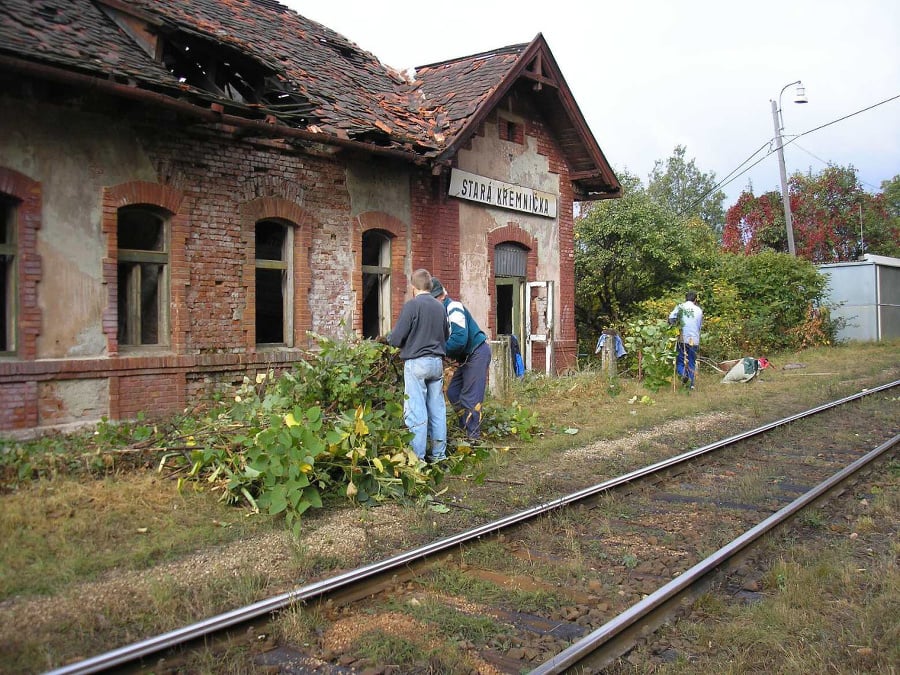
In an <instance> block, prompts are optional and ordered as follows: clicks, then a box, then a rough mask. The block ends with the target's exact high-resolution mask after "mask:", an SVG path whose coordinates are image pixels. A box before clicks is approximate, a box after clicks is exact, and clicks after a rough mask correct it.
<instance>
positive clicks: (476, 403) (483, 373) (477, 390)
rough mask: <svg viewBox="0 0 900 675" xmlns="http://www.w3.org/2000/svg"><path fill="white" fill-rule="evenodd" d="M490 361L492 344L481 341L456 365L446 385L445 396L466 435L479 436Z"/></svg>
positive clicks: (470, 436)
mask: <svg viewBox="0 0 900 675" xmlns="http://www.w3.org/2000/svg"><path fill="white" fill-rule="evenodd" d="M490 365H491V346H490V345H489V344H488V343H487V342H482V343H481V344H480V345H479V346H478V347H476V348H475V351H473V352H472V353H471V354H469V356H468V357H466V360H465V361H464V362H463V363H462V364H460V365H459V366H458V367H457V368H456V372H455V373H454V374H453V379H452V380H450V386H449V387H447V399H448V400H449V401H450V405H452V406H453V407H454V408H455V409H456V411H457V413H459V415H460V418H459V426H460V427H461V428H463V429H465V430H466V436H468V437H469V438H480V437H481V405H482V403H483V402H484V389H485V387H486V386H487V373H488V367H489V366H490Z"/></svg>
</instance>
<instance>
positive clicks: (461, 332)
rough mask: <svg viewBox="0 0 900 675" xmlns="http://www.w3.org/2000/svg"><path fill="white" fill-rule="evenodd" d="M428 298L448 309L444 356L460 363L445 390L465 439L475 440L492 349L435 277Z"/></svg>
mask: <svg viewBox="0 0 900 675" xmlns="http://www.w3.org/2000/svg"><path fill="white" fill-rule="evenodd" d="M431 295H433V296H434V297H435V298H437V299H438V300H440V301H441V302H442V303H443V305H444V308H445V309H446V310H447V316H448V317H449V319H450V339H449V340H447V345H446V351H447V356H448V357H449V358H451V359H454V360H455V361H456V362H457V363H458V364H459V365H458V366H457V368H456V372H455V373H454V374H453V379H452V380H450V386H449V387H447V398H448V399H449V401H450V405H452V406H453V407H454V409H456V411H457V413H459V415H460V418H459V425H460V427H461V428H462V429H465V431H466V436H467V437H468V438H470V439H478V438H480V437H481V406H482V404H483V403H484V390H485V387H486V385H487V373H488V367H489V366H490V365H491V346H490V345H489V344H488V342H487V335H485V334H484V331H483V330H481V328H479V327H478V323H477V322H476V321H475V319H473V318H472V315H471V314H470V313H469V310H468V309H466V308H465V307H464V306H463V304H462V303H461V302H459V301H456V300H451V299H450V297H449V296H448V295H447V293H446V292H445V291H444V286H443V285H442V284H441V282H440V281H439V280H438V279H437V278H436V277H432V279H431Z"/></svg>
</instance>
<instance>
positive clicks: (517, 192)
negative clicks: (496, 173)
mask: <svg viewBox="0 0 900 675" xmlns="http://www.w3.org/2000/svg"><path fill="white" fill-rule="evenodd" d="M450 196H451V197H459V198H460V199H468V200H469V201H473V202H479V203H481V204H487V205H488V206H496V207H497V208H501V209H512V210H513V211H524V212H525V213H531V214H533V215H536V216H545V217H547V218H556V207H557V197H556V195H555V194H551V193H549V192H541V191H540V190H532V189H531V188H527V187H522V186H521V185H513V184H512V183H504V182H502V181H499V180H494V179H493V178H485V177H484V176H478V175H476V174H474V173H468V172H466V171H460V170H459V169H452V170H451V171H450Z"/></svg>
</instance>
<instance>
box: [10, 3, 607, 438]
mask: <svg viewBox="0 0 900 675" xmlns="http://www.w3.org/2000/svg"><path fill="white" fill-rule="evenodd" d="M3 6H4V9H3V12H0V284H2V286H0V431H11V430H33V429H39V428H44V427H56V426H60V425H65V424H70V423H76V422H89V421H96V420H99V419H101V418H102V417H104V416H105V417H107V418H109V419H112V420H119V419H131V418H134V417H135V416H136V415H137V414H138V413H139V412H142V411H143V412H145V413H147V414H150V415H154V416H158V415H163V414H167V413H174V412H179V411H181V410H182V409H184V408H185V407H186V406H188V405H190V404H191V403H193V402H195V401H197V400H199V399H200V398H201V397H202V396H203V395H205V394H208V393H210V392H211V391H213V390H214V389H215V388H217V387H218V386H220V385H221V384H225V383H232V382H235V381H239V380H240V379H241V378H242V377H243V376H244V375H245V374H250V375H252V374H253V373H254V372H256V371H258V370H262V369H265V368H270V367H274V368H276V369H280V368H285V367H289V366H290V364H291V363H293V362H295V361H296V360H298V359H301V358H303V355H304V353H305V351H306V350H307V349H309V348H310V347H312V346H313V343H312V342H311V340H310V332H312V333H318V334H321V335H325V336H328V337H332V338H344V337H351V336H358V337H375V336H377V335H379V334H384V333H386V332H387V331H389V330H390V328H391V322H392V321H395V320H396V318H397V316H398V315H399V312H400V308H401V307H402V305H403V302H404V300H405V299H406V297H407V294H408V292H409V290H408V283H407V280H408V278H409V275H410V273H411V272H412V270H414V269H416V268H418V267H425V268H427V269H429V270H430V271H431V272H432V273H433V274H435V275H437V276H438V277H440V279H441V281H442V282H443V283H444V285H445V286H446V287H447V289H448V292H449V293H450V294H451V295H452V296H453V297H454V298H456V299H461V300H462V301H463V302H465V303H466V305H467V306H468V307H469V308H470V310H471V311H472V313H473V315H474V316H475V318H476V319H477V321H478V322H479V323H480V324H481V326H482V327H483V328H484V329H485V330H486V332H487V333H488V335H489V337H491V339H495V338H496V337H497V336H499V335H503V334H515V335H516V336H517V337H518V338H519V341H520V343H521V344H522V345H523V351H524V352H525V353H526V355H528V357H529V360H530V365H531V367H533V368H539V369H544V368H546V369H547V370H548V371H549V372H554V371H560V370H563V369H565V368H568V367H570V366H571V365H572V364H573V362H574V359H575V356H576V336H575V322H574V277H573V262H574V254H573V253H574V251H573V247H574V241H573V207H574V204H575V202H579V201H586V200H596V199H604V198H609V197H616V196H618V195H619V192H620V185H619V183H618V181H617V179H616V176H615V175H614V173H613V172H612V170H611V168H610V166H609V164H608V162H607V161H606V159H605V157H604V156H603V153H602V151H601V149H600V147H599V146H598V144H597V141H596V140H595V139H594V137H593V135H592V133H591V131H590V129H589V128H588V126H587V124H586V122H585V120H584V118H583V116H582V114H581V112H580V110H579V108H578V106H577V104H576V102H575V101H574V99H573V97H572V94H571V92H570V90H569V88H568V86H567V85H566V82H565V80H564V78H563V75H562V73H561V72H560V71H559V68H558V66H557V64H556V61H555V60H554V57H553V55H552V53H551V52H550V49H549V47H548V45H547V42H546V41H545V39H544V38H543V37H542V36H541V35H538V36H537V37H535V38H534V39H533V40H532V41H531V42H530V43H527V44H519V45H513V46H507V47H502V48H498V49H496V50H493V51H490V52H485V53H481V54H476V55H474V56H467V57H462V58H457V59H453V60H450V61H446V62H442V63H434V64H431V65H427V66H422V67H419V68H416V69H415V70H414V71H413V70H410V71H406V72H402V73H401V72H399V71H396V70H394V69H391V68H389V67H387V66H385V65H383V64H382V63H381V62H380V61H379V60H378V59H377V58H376V57H375V56H373V55H372V54H370V53H368V52H366V51H364V50H362V49H360V48H359V47H358V46H357V45H355V44H354V43H352V42H349V41H348V40H347V39H346V38H344V37H342V36H341V35H338V34H336V33H335V32H333V31H331V30H329V29H328V28H326V27H325V26H322V25H319V24H317V23H315V22H312V21H309V20H307V19H305V18H304V17H302V16H300V15H298V14H297V13H295V12H293V11H292V10H290V9H288V8H287V7H284V6H282V5H281V4H279V3H278V2H277V1H276V0H3Z"/></svg>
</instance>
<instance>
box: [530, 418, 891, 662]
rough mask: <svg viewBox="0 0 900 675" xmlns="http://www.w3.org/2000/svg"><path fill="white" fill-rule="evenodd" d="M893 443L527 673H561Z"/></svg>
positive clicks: (752, 529)
mask: <svg viewBox="0 0 900 675" xmlns="http://www.w3.org/2000/svg"><path fill="white" fill-rule="evenodd" d="M897 443H900V434H898V435H896V436H894V437H893V438H892V439H890V440H889V441H886V442H885V443H882V444H881V445H879V446H878V447H877V448H875V449H874V450H871V451H869V452H868V453H866V454H865V455H864V456H862V457H860V458H859V459H857V460H856V461H855V462H853V463H852V464H850V465H849V466H846V467H845V468H843V469H841V470H840V471H839V472H838V473H836V474H834V475H833V476H831V477H830V478H828V479H826V480H825V481H824V482H822V483H820V484H819V485H817V486H816V487H814V488H813V489H812V490H810V491H809V492H806V493H805V494H803V495H801V496H800V497H798V498H797V499H795V500H794V501H792V502H791V503H790V504H788V505H787V506H785V507H784V508H782V509H780V510H779V511H776V512H775V513H773V514H772V515H771V516H769V517H768V518H766V519H765V520H764V521H762V522H761V523H759V524H758V525H756V526H754V527H753V528H751V529H749V530H747V531H746V532H744V533H743V534H742V535H740V536H739V537H738V538H737V539H734V540H733V541H731V542H730V543H728V544H726V545H725V546H723V547H722V548H720V549H719V550H718V551H716V552H715V553H713V554H712V555H711V556H709V557H708V558H705V559H704V560H701V561H700V562H698V563H697V564H696V565H694V566H693V567H691V568H690V569H689V570H687V571H686V572H684V573H683V574H681V575H679V576H678V577H676V578H675V579H673V580H672V581H670V582H669V583H667V584H666V585H665V586H662V587H661V588H659V589H658V590H656V591H655V592H653V593H651V594H650V595H648V596H647V597H646V598H644V599H643V600H641V601H640V602H638V603H636V604H634V605H632V606H631V607H629V608H628V609H626V610H625V611H624V612H622V613H621V614H619V615H618V616H616V617H615V618H613V619H611V620H609V621H607V622H606V623H605V624H603V625H602V626H600V628H598V629H597V630H595V631H594V632H592V633H590V634H588V635H586V636H585V637H584V638H582V639H581V640H579V641H578V642H576V643H574V644H572V645H570V646H569V647H567V648H566V649H564V650H563V651H561V652H560V653H559V654H557V655H556V656H554V657H553V658H552V659H550V660H549V661H546V662H544V663H543V664H542V665H541V666H539V667H537V668H535V669H534V670H531V671H529V675H551V674H552V673H562V672H563V671H565V670H566V669H567V668H570V667H572V666H574V665H577V664H578V663H580V662H581V661H583V660H584V659H585V658H586V657H588V656H590V655H591V654H592V653H594V652H595V651H597V650H598V648H600V647H601V646H602V645H603V644H605V643H607V642H608V641H610V640H611V639H612V638H614V637H615V636H616V635H618V634H619V633H621V632H622V631H624V630H626V629H627V628H630V627H632V626H634V625H635V624H636V623H637V622H639V621H640V620H641V619H642V618H644V617H645V616H647V615H648V614H650V613H651V612H652V611H653V610H655V609H657V608H658V607H660V606H662V605H663V604H665V603H667V602H669V601H670V600H672V598H674V597H676V596H677V595H678V594H679V593H681V592H683V591H685V590H687V589H688V588H690V587H691V586H693V585H694V584H695V583H697V582H698V581H699V580H700V579H702V578H703V577H704V576H706V575H707V574H709V573H710V572H713V571H715V570H716V569H717V568H719V567H720V566H721V565H722V563H724V562H726V561H728V560H729V559H730V558H732V557H733V556H735V555H737V554H738V553H739V552H740V551H742V550H743V549H745V548H747V547H748V546H750V545H751V544H753V543H754V542H755V541H756V540H757V539H759V538H760V537H762V536H763V535H765V534H767V533H768V532H770V531H771V530H773V529H774V528H776V527H777V526H779V525H781V524H782V523H783V522H784V521H786V520H788V519H789V518H791V517H792V516H793V515H794V514H796V513H797V512H798V511H800V510H801V509H803V508H804V507H806V506H808V505H809V504H811V503H812V502H814V501H816V500H817V499H818V498H820V497H821V496H822V495H824V494H825V493H826V492H828V491H829V490H831V489H833V488H834V487H835V486H836V485H839V484H840V483H841V482H843V481H844V480H846V479H847V478H849V477H850V476H852V475H853V474H854V473H856V472H857V471H859V470H860V469H861V468H862V467H864V466H866V465H867V464H869V463H870V462H872V461H874V460H875V459H877V458H878V457H880V456H881V455H882V454H884V453H885V452H887V451H888V450H889V449H891V448H893V447H894V446H895V445H897Z"/></svg>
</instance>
